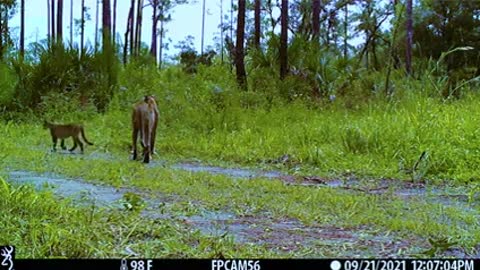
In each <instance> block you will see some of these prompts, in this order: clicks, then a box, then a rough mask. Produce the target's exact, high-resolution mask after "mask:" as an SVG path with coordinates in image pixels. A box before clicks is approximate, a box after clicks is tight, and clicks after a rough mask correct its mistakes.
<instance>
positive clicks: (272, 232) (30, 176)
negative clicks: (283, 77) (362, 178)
mask: <svg viewBox="0 0 480 270" xmlns="http://www.w3.org/2000/svg"><path fill="white" fill-rule="evenodd" d="M9 181H11V182H14V183H18V184H33V185H34V186H35V187H36V188H39V189H41V188H53V192H54V193H55V194H56V195H58V196H60V197H72V198H73V199H74V200H75V201H76V202H80V203H95V204H96V205H101V206H106V207H113V208H122V207H123V203H124V202H125V200H124V195H125V194H127V193H128V192H134V193H138V190H134V189H128V188H119V189H116V188H113V187H110V186H104V185H95V184H91V183H87V182H85V181H82V180H81V179H68V178H63V177H61V176H59V175H54V174H36V173H33V172H26V171H12V172H10V173H9ZM142 195H145V194H142ZM143 199H144V202H145V203H146V205H147V206H146V208H145V209H144V210H143V211H142V215H144V216H145V217H148V218H162V219H174V220H177V221H179V222H183V223H185V224H187V225H189V226H191V227H192V229H198V230H200V231H201V232H202V233H204V234H207V235H213V236H221V235H224V234H227V235H229V236H231V237H233V240H234V241H236V242H237V243H240V244H257V245H265V246H266V247H267V248H269V249H273V250H277V251H279V252H289V251H297V250H301V249H304V248H306V247H308V248H309V249H310V253H309V254H306V256H328V255H330V256H334V255H337V256H338V255H339V254H341V256H349V257H352V256H357V257H365V256H392V255H394V254H397V253H398V251H399V250H400V249H402V250H405V251H407V250H408V249H409V247H411V246H412V244H413V242H412V241H414V242H416V243H415V245H417V246H418V245H419V244H420V242H419V240H420V239H410V240H402V239H400V238H398V237H395V236H393V235H392V234H388V235H387V234H384V233H381V232H378V231H371V230H370V231H369V230H368V229H367V228H354V229H344V228H336V227H319V226H305V225H303V224H302V223H300V222H298V221H296V220H286V219H283V220H279V219H273V218H271V217H268V216H263V217H258V216H257V217H239V216H235V215H234V214H232V213H228V212H222V211H215V212H213V211H207V210H205V209H201V210H200V214H196V215H191V216H175V215H174V214H172V213H164V212H163V211H160V209H159V205H162V206H163V207H166V205H167V206H168V205H169V204H174V203H178V198H175V197H172V196H163V195H162V194H157V196H156V197H150V196H145V197H143ZM417 241H418V242H417ZM329 247H330V248H331V250H332V253H331V254H325V253H324V250H325V249H327V250H328V249H329ZM358 247H365V248H364V249H360V250H359V249H358ZM321 250H323V251H321ZM407 254H408V252H407Z"/></svg>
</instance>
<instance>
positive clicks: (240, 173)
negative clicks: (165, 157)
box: [172, 163, 283, 178]
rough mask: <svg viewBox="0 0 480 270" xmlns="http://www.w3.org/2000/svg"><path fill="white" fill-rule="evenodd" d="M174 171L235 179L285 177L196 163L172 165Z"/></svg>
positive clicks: (271, 173) (275, 172)
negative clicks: (217, 175) (202, 173)
mask: <svg viewBox="0 0 480 270" xmlns="http://www.w3.org/2000/svg"><path fill="white" fill-rule="evenodd" d="M172 168H173V169H180V170H184V171H190V172H208V173H212V174H222V175H227V176H231V177H234V178H257V177H265V178H279V177H281V176H283V174H282V173H281V172H277V171H267V172H265V171H254V170H249V169H238V168H221V167H214V166H205V165H201V164H194V163H178V164H174V165H172Z"/></svg>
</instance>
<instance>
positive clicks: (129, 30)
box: [123, 0, 134, 65]
mask: <svg viewBox="0 0 480 270" xmlns="http://www.w3.org/2000/svg"><path fill="white" fill-rule="evenodd" d="M133 9H134V0H132V5H131V6H130V11H129V12H128V19H127V27H126V30H125V43H124V44H123V65H127V54H128V49H127V48H128V44H129V43H130V55H132V53H133V49H132V47H133V29H132V27H133ZM129 37H130V40H129Z"/></svg>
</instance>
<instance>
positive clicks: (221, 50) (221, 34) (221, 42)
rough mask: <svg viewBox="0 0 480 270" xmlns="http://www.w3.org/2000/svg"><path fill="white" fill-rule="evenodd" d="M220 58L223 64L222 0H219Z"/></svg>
mask: <svg viewBox="0 0 480 270" xmlns="http://www.w3.org/2000/svg"><path fill="white" fill-rule="evenodd" d="M220 59H221V63H222V65H223V0H220Z"/></svg>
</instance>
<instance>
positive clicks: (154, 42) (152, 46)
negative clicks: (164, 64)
mask: <svg viewBox="0 0 480 270" xmlns="http://www.w3.org/2000/svg"><path fill="white" fill-rule="evenodd" d="M157 9H158V0H153V2H152V10H153V15H152V42H151V44H150V54H151V55H152V57H153V58H154V59H155V65H156V64H157V22H158V19H159V17H160V16H159V15H157Z"/></svg>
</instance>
